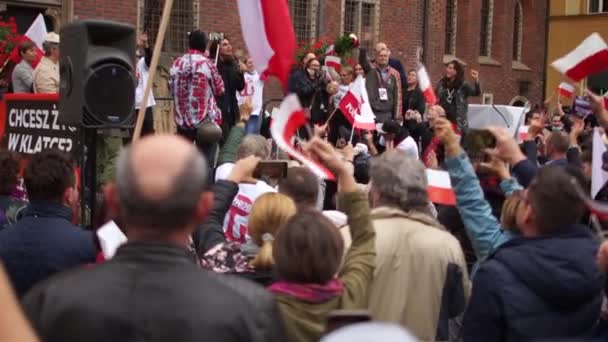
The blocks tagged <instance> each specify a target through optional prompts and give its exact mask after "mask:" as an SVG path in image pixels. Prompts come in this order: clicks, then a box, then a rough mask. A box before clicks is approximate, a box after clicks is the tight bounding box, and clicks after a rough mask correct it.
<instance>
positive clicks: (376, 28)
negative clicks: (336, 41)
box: [340, 0, 380, 46]
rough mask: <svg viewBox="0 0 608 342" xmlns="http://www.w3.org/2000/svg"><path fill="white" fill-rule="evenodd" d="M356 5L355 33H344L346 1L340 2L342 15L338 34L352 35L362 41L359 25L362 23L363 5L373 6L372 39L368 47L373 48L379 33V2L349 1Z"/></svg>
mask: <svg viewBox="0 0 608 342" xmlns="http://www.w3.org/2000/svg"><path fill="white" fill-rule="evenodd" d="M351 1H353V2H356V3H357V9H356V10H355V16H356V18H355V32H344V30H345V28H344V23H345V22H346V0H342V4H341V8H342V15H341V21H340V32H342V34H344V35H348V34H351V33H354V34H356V35H357V37H359V40H361V39H363V37H362V36H361V35H362V33H361V26H362V25H361V24H362V22H363V4H371V5H374V14H373V15H374V27H373V28H372V38H371V42H370V46H373V45H374V43H376V41H377V39H378V36H379V32H380V0H351Z"/></svg>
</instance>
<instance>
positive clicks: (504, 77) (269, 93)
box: [74, 0, 547, 104]
mask: <svg viewBox="0 0 608 342" xmlns="http://www.w3.org/2000/svg"><path fill="white" fill-rule="evenodd" d="M312 1H316V0H312ZM427 1H428V3H429V4H428V7H429V8H428V10H429V13H427V15H425V14H424V0H408V1H403V0H381V1H380V19H379V20H380V30H379V37H378V40H379V41H384V42H386V43H387V44H388V46H389V47H390V49H391V52H392V56H393V57H396V58H399V59H401V60H402V62H403V63H404V66H405V67H406V68H407V69H409V68H413V67H415V63H414V62H415V56H416V50H417V48H418V47H420V46H423V45H424V43H423V42H424V40H423V37H422V35H423V21H424V20H426V21H427V33H426V35H427V39H426V51H425V54H426V56H425V57H426V59H425V61H426V63H427V69H428V70H429V74H430V77H431V80H432V81H433V82H437V81H438V80H439V79H440V78H441V77H442V74H443V70H444V65H443V55H444V39H445V34H444V32H445V3H446V0H427ZM515 2H516V0H494V12H493V13H494V17H493V29H492V35H493V41H492V54H491V55H492V56H491V57H492V59H494V60H495V61H496V62H498V63H499V64H500V65H497V66H494V65H479V61H478V53H479V38H480V35H479V30H480V25H481V22H480V21H481V19H480V12H481V0H459V1H458V28H457V43H456V56H457V57H458V58H459V59H461V60H463V61H464V62H466V63H467V78H469V79H470V77H469V75H468V70H470V69H471V68H475V69H477V70H479V72H480V76H481V81H482V86H483V91H484V92H486V93H492V94H493V95H494V102H495V103H497V104H508V103H509V102H510V101H511V99H512V98H513V97H515V96H517V95H523V96H525V97H527V98H528V99H530V100H531V101H533V102H540V101H541V100H542V97H543V92H542V85H543V69H544V62H545V34H546V32H545V15H546V6H547V1H546V0H534V1H532V0H523V5H524V41H523V49H522V51H523V58H522V59H523V63H524V64H525V65H526V66H527V67H529V68H530V69H531V70H530V71H518V70H513V69H512V67H511V65H512V61H511V56H512V51H511V49H512V35H513V15H514V12H515ZM321 3H322V5H321V6H322V8H321V9H320V10H321V11H323V12H324V13H323V22H322V23H321V33H320V35H321V36H329V37H336V36H338V35H339V34H340V33H341V32H340V30H341V21H342V11H343V9H342V1H341V0H324V1H322V2H321ZM136 4H137V1H136V0H122V1H121V0H78V1H74V14H75V15H77V16H78V17H80V18H105V19H112V20H117V21H122V22H127V23H131V24H133V25H134V24H135V23H136V21H137V20H136V19H137V18H136V16H137V10H136V8H137V6H136ZM199 14H200V27H201V28H202V29H203V30H205V31H208V32H209V31H220V32H224V33H225V34H226V35H227V36H229V37H230V38H231V41H232V45H233V46H234V48H235V49H236V50H239V49H242V50H245V46H244V44H243V40H242V37H241V28H240V24H239V16H238V11H237V7H236V1H235V0H230V1H226V0H200V13H199ZM520 81H528V82H530V86H529V90H528V92H527V93H525V94H519V90H520V87H519V82H520ZM281 95H282V90H281V88H280V85H279V84H278V82H276V81H272V82H270V83H269V84H268V85H267V87H266V94H265V97H266V98H271V97H277V96H279V97H280V96H281ZM471 101H472V102H481V97H479V98H474V99H471Z"/></svg>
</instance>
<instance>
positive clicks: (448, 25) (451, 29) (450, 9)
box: [444, 0, 458, 56]
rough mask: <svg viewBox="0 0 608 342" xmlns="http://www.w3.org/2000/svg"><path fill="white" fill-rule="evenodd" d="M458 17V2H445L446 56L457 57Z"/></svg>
mask: <svg viewBox="0 0 608 342" xmlns="http://www.w3.org/2000/svg"><path fill="white" fill-rule="evenodd" d="M457 16H458V1H457V0H446V2H445V52H444V54H446V55H452V56H456V20H457Z"/></svg>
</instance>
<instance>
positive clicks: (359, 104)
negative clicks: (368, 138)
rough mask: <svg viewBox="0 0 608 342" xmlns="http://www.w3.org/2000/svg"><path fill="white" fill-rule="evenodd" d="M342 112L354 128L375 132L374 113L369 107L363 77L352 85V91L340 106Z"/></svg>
mask: <svg viewBox="0 0 608 342" xmlns="http://www.w3.org/2000/svg"><path fill="white" fill-rule="evenodd" d="M339 107H340V111H341V112H342V113H343V114H344V116H345V117H346V118H347V119H348V121H350V123H351V125H353V127H354V128H359V129H365V130H369V131H371V130H375V129H376V124H375V119H376V116H375V115H374V111H373V110H372V107H371V106H370V105H369V98H368V96H367V89H366V88H365V79H364V78H363V77H361V76H359V77H357V79H356V80H355V81H354V82H353V83H352V84H351V85H350V89H349V90H348V92H346V95H344V97H343V98H342V100H341V101H340V104H339Z"/></svg>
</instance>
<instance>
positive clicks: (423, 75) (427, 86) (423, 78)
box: [418, 65, 437, 106]
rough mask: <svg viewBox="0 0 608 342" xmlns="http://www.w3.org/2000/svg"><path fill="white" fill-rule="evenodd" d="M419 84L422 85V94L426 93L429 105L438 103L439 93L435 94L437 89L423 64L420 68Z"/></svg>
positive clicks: (425, 96)
mask: <svg viewBox="0 0 608 342" xmlns="http://www.w3.org/2000/svg"><path fill="white" fill-rule="evenodd" d="M418 84H419V85H420V90H422V94H424V98H425V99H426V103H428V105H429V106H434V105H436V104H437V95H435V90H434V89H433V85H432V84H431V79H430V78H429V74H428V73H427V72H426V68H425V67H424V66H423V65H420V67H419V68H418Z"/></svg>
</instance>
